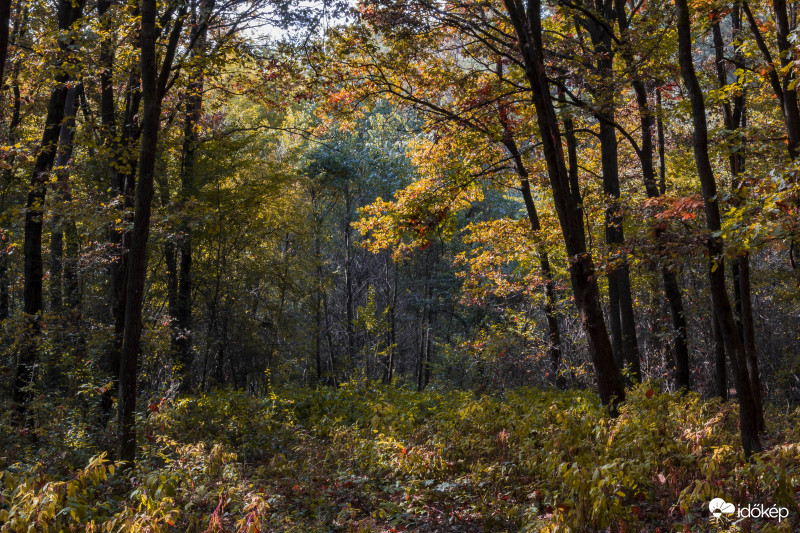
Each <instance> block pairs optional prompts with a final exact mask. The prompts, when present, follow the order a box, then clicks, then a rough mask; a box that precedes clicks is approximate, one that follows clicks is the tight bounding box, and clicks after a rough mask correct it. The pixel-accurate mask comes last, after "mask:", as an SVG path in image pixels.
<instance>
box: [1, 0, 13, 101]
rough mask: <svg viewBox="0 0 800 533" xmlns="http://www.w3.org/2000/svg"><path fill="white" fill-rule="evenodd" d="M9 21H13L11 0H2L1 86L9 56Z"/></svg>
mask: <svg viewBox="0 0 800 533" xmlns="http://www.w3.org/2000/svg"><path fill="white" fill-rule="evenodd" d="M9 22H11V0H0V87H2V86H3V78H4V75H5V68H6V58H7V57H8V26H9Z"/></svg>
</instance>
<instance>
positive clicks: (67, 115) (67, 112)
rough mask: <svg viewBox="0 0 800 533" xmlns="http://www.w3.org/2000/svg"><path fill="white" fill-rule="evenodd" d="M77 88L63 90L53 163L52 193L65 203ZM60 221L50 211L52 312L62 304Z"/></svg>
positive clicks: (62, 258) (68, 195)
mask: <svg viewBox="0 0 800 533" xmlns="http://www.w3.org/2000/svg"><path fill="white" fill-rule="evenodd" d="M79 90H80V87H79V86H77V85H74V86H72V87H70V89H69V90H68V91H67V99H66V102H65V103H64V118H63V120H62V122H61V131H60V133H59V139H58V151H57V152H58V155H57V157H56V164H55V166H56V177H57V181H56V185H55V189H56V190H55V192H56V197H57V198H58V201H59V203H61V204H66V203H68V202H69V201H70V200H71V199H72V194H71V193H70V190H69V171H68V170H67V165H68V164H69V160H70V159H71V158H72V145H73V141H74V139H75V113H76V112H77V110H78V91H79ZM64 224H65V222H64V221H63V219H62V216H61V215H60V214H59V213H58V212H56V213H54V214H53V219H52V229H51V231H50V309H51V310H52V311H55V312H60V311H61V310H62V306H63V283H62V271H63V265H64ZM66 224H69V221H66Z"/></svg>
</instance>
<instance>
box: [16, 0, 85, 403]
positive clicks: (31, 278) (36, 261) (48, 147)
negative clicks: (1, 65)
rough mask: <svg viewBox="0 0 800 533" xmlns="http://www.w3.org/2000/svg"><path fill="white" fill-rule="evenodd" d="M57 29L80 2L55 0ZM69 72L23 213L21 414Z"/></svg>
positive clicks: (77, 13)
mask: <svg viewBox="0 0 800 533" xmlns="http://www.w3.org/2000/svg"><path fill="white" fill-rule="evenodd" d="M57 10H58V12H57V18H58V28H59V30H61V31H66V30H68V29H69V28H70V27H71V26H72V25H73V24H74V23H75V22H76V21H77V20H78V19H79V18H80V17H81V14H82V11H83V3H82V2H80V1H79V2H76V3H73V2H72V1H71V0H59V2H58V6H57ZM70 45H71V43H68V42H64V41H62V42H61V43H60V45H59V46H60V51H59V54H58V59H57V61H58V63H57V64H58V65H59V66H61V65H63V64H65V63H69V62H70V61H71V55H72V53H71V52H70V50H69V47H70ZM68 81H69V72H68V70H67V69H59V70H58V71H57V73H56V76H55V86H54V87H53V90H52V91H51V93H50V101H49V103H48V105H47V117H46V119H45V126H44V132H43V134H42V142H41V148H40V150H39V154H38V155H37V157H36V163H35V164H34V167H33V172H32V174H31V181H30V190H29V192H28V200H27V203H26V211H25V242H24V247H23V253H24V255H25V259H24V274H25V283H24V287H23V295H24V306H23V310H24V312H25V314H26V315H27V316H28V318H29V320H31V324H30V327H29V328H28V329H27V330H26V331H28V334H27V337H28V338H27V339H26V340H25V342H24V343H23V347H22V350H21V353H20V356H19V364H18V367H17V376H16V380H15V381H14V394H13V396H14V400H15V401H16V402H17V404H18V405H19V407H20V410H21V411H24V409H25V404H26V403H27V402H28V400H29V398H28V395H27V394H26V393H24V392H23V389H24V388H25V387H26V386H27V385H28V384H29V383H30V382H31V379H32V377H33V365H34V363H35V358H36V348H35V342H36V340H35V338H36V336H37V334H38V331H39V328H40V316H39V314H40V313H41V311H42V218H43V216H44V199H45V193H46V188H47V178H48V174H49V172H50V171H51V169H52V167H53V163H54V162H55V158H56V149H57V146H58V138H59V134H60V131H61V121H62V119H63V118H64V104H65V103H66V99H67V92H68V90H69V89H68V87H67V82H68Z"/></svg>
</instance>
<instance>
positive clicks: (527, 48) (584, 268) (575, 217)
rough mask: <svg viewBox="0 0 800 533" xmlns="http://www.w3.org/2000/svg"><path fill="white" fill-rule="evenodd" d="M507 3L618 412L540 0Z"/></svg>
mask: <svg viewBox="0 0 800 533" xmlns="http://www.w3.org/2000/svg"><path fill="white" fill-rule="evenodd" d="M504 4H505V8H506V10H507V12H508V14H509V17H510V21H511V23H512V25H513V27H514V31H515V34H516V36H517V38H518V46H519V51H520V53H521V54H522V59H523V62H524V65H525V74H526V77H527V79H528V82H529V83H530V91H531V96H532V99H533V104H534V106H535V109H536V121H537V124H538V126H539V131H540V134H541V139H542V151H543V153H544V156H545V162H546V164H547V172H548V176H549V179H550V185H551V188H552V191H553V200H554V203H555V207H556V212H557V213H558V218H559V223H560V225H561V230H562V234H563V237H564V243H565V246H566V249H567V254H568V257H569V271H570V278H571V281H572V287H573V292H574V295H575V303H576V306H577V308H578V311H579V313H580V319H581V326H582V328H583V331H584V332H585V334H586V338H587V341H588V347H589V354H590V355H591V358H592V363H593V364H594V368H595V373H596V377H597V387H598V392H599V395H600V399H601V401H602V402H603V404H604V405H608V406H610V408H611V412H612V413H616V405H617V404H618V403H619V402H622V401H624V400H625V387H624V385H623V382H622V378H621V376H620V373H619V370H618V369H617V366H616V364H615V363H614V354H613V351H612V349H611V342H610V341H609V338H608V330H607V329H606V324H605V320H604V319H603V311H602V307H601V304H600V291H599V290H598V287H597V281H596V278H595V268H594V261H593V260H592V256H591V254H590V253H588V252H587V250H586V238H585V235H584V230H583V220H582V219H581V217H580V211H579V209H578V207H579V206H578V204H576V202H575V197H574V196H573V195H572V192H573V191H572V190H571V188H570V176H569V174H568V172H567V167H566V163H565V160H564V150H563V147H562V145H561V133H560V132H559V127H558V121H557V119H556V114H555V109H554V106H553V102H552V100H551V98H550V89H549V82H548V79H547V77H546V71H545V66H544V56H543V49H542V25H541V2H540V0H531V1H529V2H528V3H527V10H526V6H525V4H524V3H523V2H522V1H520V0H504Z"/></svg>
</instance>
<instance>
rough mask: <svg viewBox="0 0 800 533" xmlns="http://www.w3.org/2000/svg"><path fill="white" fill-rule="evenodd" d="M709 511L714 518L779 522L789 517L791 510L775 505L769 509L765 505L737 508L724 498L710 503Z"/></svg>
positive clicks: (758, 504) (715, 499)
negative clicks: (756, 519) (775, 519)
mask: <svg viewBox="0 0 800 533" xmlns="http://www.w3.org/2000/svg"><path fill="white" fill-rule="evenodd" d="M708 510H709V512H711V515H712V516H713V517H714V518H717V519H719V518H722V517H723V516H724V517H725V518H729V519H731V518H737V519H744V518H758V519H773V518H777V519H778V522H780V521H782V520H784V519H786V518H788V517H789V509H787V508H786V507H778V506H777V505H773V506H771V507H767V506H765V505H763V504H760V503H757V504H750V505H746V506H744V507H739V508H738V509H737V508H736V506H735V505H734V504H732V503H730V502H726V501H725V500H723V499H722V498H714V499H713V500H711V501H710V502H708Z"/></svg>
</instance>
